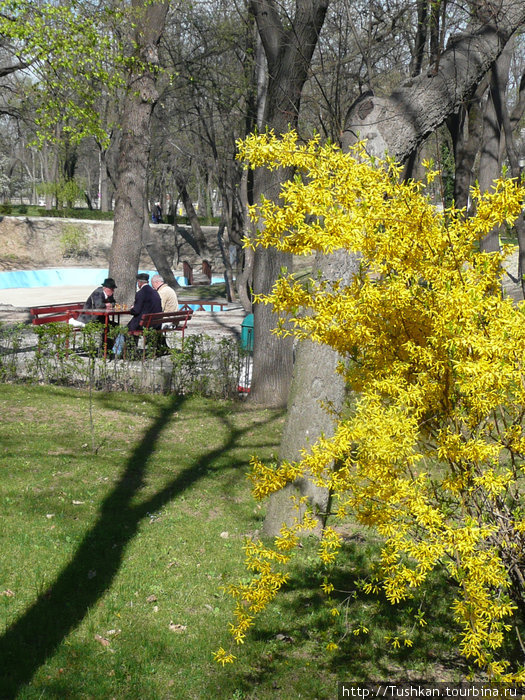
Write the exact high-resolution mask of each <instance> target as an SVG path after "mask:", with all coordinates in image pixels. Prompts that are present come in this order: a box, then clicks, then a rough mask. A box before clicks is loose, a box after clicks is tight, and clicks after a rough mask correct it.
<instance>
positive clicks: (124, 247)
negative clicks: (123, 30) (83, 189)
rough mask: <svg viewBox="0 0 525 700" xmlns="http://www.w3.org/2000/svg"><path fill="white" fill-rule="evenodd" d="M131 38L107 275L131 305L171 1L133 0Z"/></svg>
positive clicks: (119, 297) (118, 297)
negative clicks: (158, 72)
mask: <svg viewBox="0 0 525 700" xmlns="http://www.w3.org/2000/svg"><path fill="white" fill-rule="evenodd" d="M131 5H132V13H133V26H134V31H133V40H134V44H135V46H136V51H137V55H136V56H135V57H134V58H136V59H138V60H137V61H134V62H133V66H134V68H133V69H131V71H130V74H129V77H128V85H127V94H126V97H125V102H124V110H123V116H122V138H121V142H120V150H119V158H118V171H117V172H118V175H117V182H118V184H117V191H116V197H115V217H114V227H113V241H112V245H111V252H110V256H109V274H110V275H111V277H113V278H114V279H115V280H116V282H117V285H118V289H117V294H116V297H117V299H118V300H119V302H123V303H126V304H131V303H132V302H133V299H134V295H135V284H136V280H135V277H136V274H137V270H138V266H139V260H140V249H141V241H142V229H143V225H144V211H145V207H144V202H145V201H146V178H147V168H148V161H149V152H150V146H151V135H150V124H151V114H152V112H153V108H154V106H155V103H156V101H157V100H158V92H157V87H156V67H157V65H158V42H159V39H160V37H161V34H162V32H163V30H164V24H165V20H166V13H167V11H168V5H169V3H168V2H153V3H151V2H149V0H132V3H131Z"/></svg>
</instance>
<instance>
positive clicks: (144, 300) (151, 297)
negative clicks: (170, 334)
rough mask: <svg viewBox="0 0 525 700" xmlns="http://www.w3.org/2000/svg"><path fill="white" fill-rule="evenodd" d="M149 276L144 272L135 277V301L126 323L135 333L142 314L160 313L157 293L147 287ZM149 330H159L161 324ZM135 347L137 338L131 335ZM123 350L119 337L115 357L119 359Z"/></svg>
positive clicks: (115, 347) (121, 337)
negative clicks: (130, 316)
mask: <svg viewBox="0 0 525 700" xmlns="http://www.w3.org/2000/svg"><path fill="white" fill-rule="evenodd" d="M148 281H149V275H148V274H147V273H146V272H140V273H139V274H138V275H137V293H136V294H135V301H134V302H133V306H132V307H131V309H130V310H129V312H130V314H131V315H132V318H131V320H130V321H129V323H128V330H130V331H137V330H141V329H142V326H141V323H140V322H141V320H142V317H143V316H144V314H155V313H161V312H162V304H161V301H160V296H159V293H158V292H157V291H156V290H155V289H153V288H152V287H150V286H149V284H148ZM151 328H156V329H157V330H160V328H161V324H160V323H159V324H158V325H157V326H151ZM132 338H133V340H134V342H135V345H138V342H139V339H138V336H136V335H132ZM123 349H124V336H123V335H119V336H118V337H117V338H116V340H115V346H114V352H115V357H117V358H118V357H120V356H121V354H122V351H123Z"/></svg>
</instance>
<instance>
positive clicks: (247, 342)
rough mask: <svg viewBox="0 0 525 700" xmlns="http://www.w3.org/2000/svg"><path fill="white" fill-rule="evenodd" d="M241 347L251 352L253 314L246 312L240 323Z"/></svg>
mask: <svg viewBox="0 0 525 700" xmlns="http://www.w3.org/2000/svg"><path fill="white" fill-rule="evenodd" d="M241 347H242V349H243V350H247V351H248V352H253V314H248V316H246V318H245V319H244V321H243V322H242V323H241Z"/></svg>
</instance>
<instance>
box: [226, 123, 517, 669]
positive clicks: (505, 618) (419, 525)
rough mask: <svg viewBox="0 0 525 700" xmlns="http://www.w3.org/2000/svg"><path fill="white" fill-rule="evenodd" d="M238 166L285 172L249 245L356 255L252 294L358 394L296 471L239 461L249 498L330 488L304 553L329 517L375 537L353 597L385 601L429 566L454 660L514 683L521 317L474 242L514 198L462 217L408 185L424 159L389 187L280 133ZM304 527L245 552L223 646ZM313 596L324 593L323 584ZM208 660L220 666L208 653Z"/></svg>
mask: <svg viewBox="0 0 525 700" xmlns="http://www.w3.org/2000/svg"><path fill="white" fill-rule="evenodd" d="M240 157H241V158H242V159H243V160H244V161H246V162H247V163H248V164H249V166H251V167H258V166H264V167H267V168H271V169H274V168H279V167H282V166H292V167H293V168H295V171H296V177H295V178H294V179H293V180H291V181H289V182H287V183H286V184H285V185H284V186H283V188H282V201H281V203H280V204H275V203H273V202H271V201H267V200H265V201H263V202H262V203H261V204H260V205H259V206H258V207H256V208H254V209H253V211H252V216H253V217H254V218H255V217H259V216H261V217H263V219H264V221H265V228H264V230H263V231H262V232H261V233H260V234H259V238H258V240H257V241H256V244H257V245H262V246H265V247H267V246H275V247H276V248H278V249H280V250H285V251H291V252H292V253H295V254H309V253H312V252H314V251H323V252H330V251H333V250H336V249H341V248H342V249H345V250H347V251H348V252H349V254H357V255H359V256H360V260H361V264H360V272H359V273H358V274H357V275H356V276H355V278H354V279H353V280H352V282H351V283H350V284H349V285H348V286H343V285H341V284H340V285H335V287H334V285H333V284H331V285H327V284H325V283H323V281H322V280H310V281H309V284H308V285H304V283H298V282H297V281H295V280H294V277H293V275H287V276H283V277H282V279H280V280H279V281H278V282H277V284H276V285H275V287H274V289H273V291H272V293H271V294H270V295H269V296H267V297H265V298H264V299H260V301H261V302H264V303H268V304H272V305H273V306H274V308H275V309H276V310H277V311H278V312H279V314H280V316H281V317H282V318H283V319H286V320H287V322H288V325H287V326H286V328H285V327H284V325H283V326H282V327H281V329H280V331H279V332H281V333H283V334H285V333H289V332H293V333H294V334H295V335H296V336H297V337H298V338H299V339H301V338H308V339H310V340H314V341H317V342H319V343H325V344H327V345H329V346H331V347H332V348H334V349H335V350H337V352H338V353H339V354H340V356H341V358H342V360H343V361H342V362H341V366H340V372H341V373H342V374H343V376H344V379H345V381H346V383H347V384H348V386H349V387H350V388H351V389H352V390H353V392H354V393H355V396H356V397H357V399H356V401H355V405H354V407H353V409H352V412H351V415H350V416H349V417H346V418H345V419H343V418H341V419H340V420H339V422H338V426H337V429H336V431H335V434H334V436H333V437H331V438H330V439H326V438H321V439H319V441H318V442H317V444H316V445H315V446H314V447H313V449H311V451H310V452H309V453H307V452H305V453H304V454H303V458H302V460H301V461H300V462H299V463H296V464H288V463H284V464H279V465H264V464H261V463H260V462H258V461H257V460H256V459H254V460H253V465H252V466H253V471H252V475H251V477H252V479H253V481H254V492H255V495H256V497H257V498H262V497H265V496H267V495H268V494H271V493H273V492H275V491H277V490H279V489H281V488H283V486H284V485H285V484H286V483H288V482H290V481H293V480H294V479H296V478H297V477H298V476H305V477H306V478H309V479H312V480H313V481H314V482H315V483H316V484H318V485H320V486H325V487H327V488H328V489H330V491H331V492H332V510H333V511H334V512H335V518H334V519H333V521H332V527H327V528H326V529H325V532H324V537H323V539H322V541H321V544H320V557H321V559H322V560H323V561H325V562H332V561H334V560H336V557H337V550H338V548H339V545H340V538H339V536H338V534H337V520H338V519H340V520H343V521H344V520H345V519H348V518H349V517H352V518H353V519H357V521H358V522H360V523H362V524H363V525H365V526H367V527H370V528H374V529H375V531H377V533H379V534H380V535H381V537H382V540H383V542H384V544H383V549H382V555H381V559H380V562H379V566H378V570H377V571H378V573H377V578H376V579H375V580H373V581H371V582H370V588H371V589H376V590H378V589H383V590H384V593H385V594H386V596H387V598H388V599H389V600H390V601H391V602H393V603H395V602H397V601H400V600H404V599H407V598H409V597H410V596H411V594H412V592H413V591H414V589H415V588H417V587H420V586H422V585H424V584H425V581H426V579H427V577H428V575H429V572H430V571H431V570H432V569H434V568H435V567H444V568H445V569H446V571H447V573H448V575H449V577H450V578H451V579H453V580H454V581H455V583H456V585H455V586H452V587H451V589H450V590H451V597H453V600H451V605H452V610H453V614H454V617H455V620H456V622H457V625H458V629H459V631H460V647H459V648H460V652H461V653H462V654H463V655H464V656H465V657H466V658H467V659H468V660H469V661H470V662H473V663H475V664H476V665H477V666H478V667H479V669H480V670H484V671H486V672H488V673H489V675H490V677H492V678H497V679H499V680H500V681H507V682H510V681H523V680H524V679H525V673H524V672H523V670H522V669H520V668H512V667H511V665H510V664H509V662H508V661H507V660H506V659H505V658H502V657H503V656H504V655H503V653H502V651H501V648H502V645H503V642H504V639H505V636H506V634H508V633H510V632H513V630H514V627H513V625H514V621H513V620H512V617H513V615H514V614H515V611H516V610H517V608H518V607H519V606H521V607H522V609H523V596H524V594H525V590H524V578H523V577H524V575H525V547H524V545H525V496H524V483H523V482H524V476H525V460H524V455H525V432H524V420H525V367H524V362H525V307H524V305H523V304H518V305H516V304H514V303H513V301H512V300H511V299H510V298H507V297H505V296H504V295H502V293H501V278H502V259H503V256H504V255H505V254H507V253H508V252H509V251H508V250H504V251H503V253H502V254H499V253H490V254H487V253H481V252H479V246H478V245H477V244H478V242H479V240H480V239H481V238H482V237H483V236H484V235H485V234H486V233H487V232H489V231H490V230H491V229H492V228H493V227H494V226H496V225H500V224H508V225H511V224H512V222H513V221H514V220H515V219H516V217H517V216H518V215H519V214H520V212H521V207H522V199H523V194H524V193H523V190H522V189H521V187H520V186H519V185H518V184H517V183H516V182H514V181H511V180H504V179H503V180H499V181H497V182H495V183H494V186H493V189H492V190H491V192H490V193H485V194H483V195H481V194H480V192H479V191H478V190H477V189H474V190H473V191H472V197H473V199H474V200H475V203H476V208H477V214H476V215H475V216H474V217H472V218H468V217H466V216H465V213H464V212H463V211H457V210H454V209H448V210H446V211H444V212H441V211H439V210H437V209H436V208H435V207H434V206H433V205H432V204H431V202H430V199H429V197H428V196H427V195H426V193H425V186H426V183H429V182H431V181H432V180H433V179H434V178H435V177H436V175H437V173H435V172H432V171H431V170H430V167H429V166H428V164H427V166H428V167H427V177H426V183H420V182H408V183H403V182H400V177H399V176H400V168H399V166H397V165H396V164H395V163H394V162H392V161H390V160H388V159H386V160H384V161H380V160H378V159H372V158H370V157H368V156H367V155H366V153H365V151H364V149H363V147H362V145H359V144H358V145H357V146H356V147H355V148H354V150H352V151H351V152H349V153H343V152H341V150H340V149H339V148H337V147H335V146H333V145H321V144H320V142H319V140H318V139H313V140H312V141H311V142H309V143H307V144H305V145H300V144H299V143H298V139H297V135H296V134H295V133H293V132H291V133H289V134H287V135H285V136H284V137H282V138H279V139H277V138H275V137H274V136H273V135H272V134H269V135H265V136H252V137H249V138H248V139H246V140H245V141H244V142H242V143H241V144H240ZM290 327H292V329H293V330H292V331H290V330H287V329H289V328H290ZM334 465H336V466H335V467H334ZM311 520H312V518H311V516H309V515H308V516H307V518H306V521H301V522H297V524H296V526H295V527H291V528H285V529H283V531H282V533H281V536H280V537H279V538H276V543H275V549H272V548H268V547H265V546H264V545H263V544H262V543H261V542H250V543H248V545H247V548H246V551H247V565H248V567H249V568H250V569H251V570H252V571H253V572H254V575H253V577H252V579H251V581H250V583H248V584H243V585H236V586H235V585H234V586H231V588H230V592H231V593H232V595H234V596H235V597H236V598H237V609H236V622H235V624H233V625H232V630H231V631H232V634H233V636H234V638H235V639H236V641H237V642H242V641H243V639H244V636H245V632H246V630H247V629H248V628H249V627H250V626H251V625H252V624H253V619H254V616H255V615H256V613H257V612H258V611H260V610H261V609H262V608H263V607H264V606H265V605H267V603H268V602H269V601H270V600H272V598H273V597H274V596H275V594H276V592H277V591H278V590H279V588H281V587H282V585H283V583H285V581H286V574H283V573H282V572H281V573H279V572H280V571H281V568H282V564H283V563H286V561H287V558H288V556H289V553H288V552H289V550H290V549H291V548H293V547H294V546H295V545H296V544H297V541H298V534H299V531H301V530H305V529H308V527H310V526H311V525H312V523H311ZM276 564H278V565H279V566H276ZM323 588H324V589H325V592H326V593H328V594H329V593H330V592H331V590H332V586H331V584H330V583H329V582H327V581H325V583H324V584H323ZM336 614H337V610H335V611H334V615H336ZM332 646H335V645H332ZM216 658H217V660H218V661H219V662H222V663H226V662H228V661H231V660H232V658H234V657H233V656H232V655H231V654H229V653H227V652H226V651H225V650H224V649H221V650H219V652H217V654H216Z"/></svg>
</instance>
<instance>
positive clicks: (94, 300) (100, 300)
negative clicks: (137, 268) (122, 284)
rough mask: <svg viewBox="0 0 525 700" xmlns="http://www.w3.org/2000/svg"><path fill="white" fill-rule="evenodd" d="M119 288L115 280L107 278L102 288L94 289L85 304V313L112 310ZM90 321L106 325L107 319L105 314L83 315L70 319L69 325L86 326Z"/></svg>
mask: <svg viewBox="0 0 525 700" xmlns="http://www.w3.org/2000/svg"><path fill="white" fill-rule="evenodd" d="M116 288H117V285H116V284H115V280H114V279H113V278H112V277H107V278H106V279H105V280H104V281H103V282H102V284H101V285H100V287H97V288H96V289H94V290H93V291H92V292H91V294H90V295H89V296H88V298H87V299H86V303H85V304H84V311H93V310H95V309H104V310H105V309H111V308H112V307H114V306H115V298H114V296H113V292H114V291H115V289H116ZM90 321H97V322H98V323H105V322H106V318H105V316H104V315H103V314H101V315H98V314H83V313H81V314H80V316H79V317H78V318H77V319H74V318H71V319H69V323H70V324H71V325H72V326H79V327H80V326H85V325H86V323H89V322H90Z"/></svg>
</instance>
